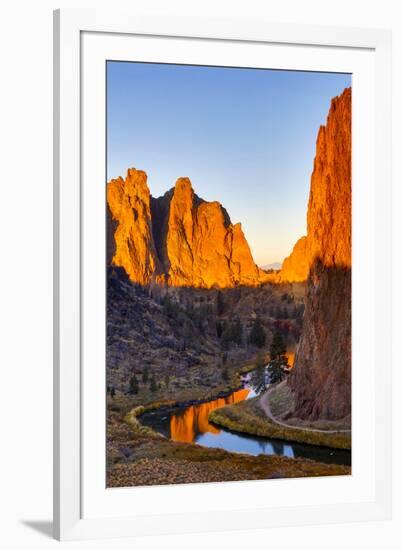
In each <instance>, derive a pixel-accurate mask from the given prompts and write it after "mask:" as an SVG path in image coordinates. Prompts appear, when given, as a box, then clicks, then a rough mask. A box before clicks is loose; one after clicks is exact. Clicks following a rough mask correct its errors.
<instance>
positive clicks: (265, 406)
mask: <svg viewBox="0 0 402 550" xmlns="http://www.w3.org/2000/svg"><path fill="white" fill-rule="evenodd" d="M271 391H272V389H271V390H268V391H267V392H266V393H264V395H262V397H261V398H260V400H259V404H260V407H261V408H262V410H263V411H264V412H265V414H266V415H267V417H268V418H269V419H270V420H271V421H272V422H274V423H275V424H278V425H279V426H283V427H284V428H291V429H293V430H303V431H305V432H317V433H323V434H337V433H350V432H351V430H350V429H348V430H320V429H319V428H307V427H305V426H300V427H298V426H294V425H293V424H286V422H282V421H281V420H278V419H277V418H275V416H274V415H273V414H272V411H271V407H270V406H269V395H270V393H271Z"/></svg>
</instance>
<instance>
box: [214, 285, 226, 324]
mask: <svg viewBox="0 0 402 550" xmlns="http://www.w3.org/2000/svg"><path fill="white" fill-rule="evenodd" d="M224 311H225V301H224V299H223V294H222V291H221V290H219V291H218V295H217V297H216V312H217V314H218V316H219V317H220V316H221V315H223V313H224Z"/></svg>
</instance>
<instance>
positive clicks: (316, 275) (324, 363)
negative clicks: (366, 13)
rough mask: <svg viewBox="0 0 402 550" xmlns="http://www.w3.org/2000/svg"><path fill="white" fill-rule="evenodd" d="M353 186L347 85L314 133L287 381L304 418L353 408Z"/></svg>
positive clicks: (290, 265) (292, 263)
mask: <svg viewBox="0 0 402 550" xmlns="http://www.w3.org/2000/svg"><path fill="white" fill-rule="evenodd" d="M351 191H352V190H351V89H350V88H348V89H346V90H345V91H344V92H343V93H342V95H340V96H339V97H336V98H335V99H333V100H332V103H331V108H330V111H329V115H328V119H327V124H326V126H322V127H321V128H320V130H319V133H318V138H317V150H316V157H315V161H314V171H313V174H312V177H311V189H310V198H309V204H308V213H307V227H308V231H307V237H306V238H305V241H304V244H303V245H301V248H303V247H305V249H306V256H307V258H308V263H309V267H308V272H307V274H306V275H308V279H307V290H306V309H305V314H304V319H303V329H302V334H301V338H300V343H299V347H298V352H297V356H296V360H295V366H294V368H293V371H292V375H291V376H290V377H289V384H290V385H291V387H292V388H293V390H294V391H295V396H296V413H297V414H298V415H299V416H300V417H303V418H311V419H317V418H325V419H339V418H344V417H347V416H348V415H350V412H351V242H352V234H351V233H352V214H351V206H352V203H351ZM299 242H300V241H299ZM297 247H298V245H296V247H295V249H296V248H297ZM297 253H298V252H297V250H296V255H297ZM293 254H295V252H293V253H292V255H291V256H290V257H289V258H288V259H287V261H286V265H285V264H284V268H285V269H284V270H285V274H286V277H287V278H288V279H291V278H292V277H291V274H292V273H293V274H296V275H295V276H297V275H298V274H299V273H298V272H297V264H296V258H295V257H293V258H292V256H293ZM303 266H304V267H305V263H303ZM292 270H293V271H292ZM282 276H284V275H283V274H282Z"/></svg>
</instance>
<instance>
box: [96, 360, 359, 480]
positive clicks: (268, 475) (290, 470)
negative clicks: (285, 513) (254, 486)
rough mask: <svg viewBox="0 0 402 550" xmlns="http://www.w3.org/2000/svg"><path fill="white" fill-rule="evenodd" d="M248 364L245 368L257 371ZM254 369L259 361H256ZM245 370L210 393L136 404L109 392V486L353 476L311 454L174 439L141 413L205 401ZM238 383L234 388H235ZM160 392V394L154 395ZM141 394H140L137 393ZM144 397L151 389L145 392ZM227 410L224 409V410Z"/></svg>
mask: <svg viewBox="0 0 402 550" xmlns="http://www.w3.org/2000/svg"><path fill="white" fill-rule="evenodd" d="M250 367H251V365H243V367H242V368H241V371H242V372H244V371H245V370H252V369H251V368H250ZM253 367H254V365H253ZM238 376H239V369H237V370H236V371H235V370H234V369H233V371H232V372H231V381H230V383H229V384H230V385H229V386H221V387H218V388H215V389H214V390H211V389H209V390H208V391H207V392H206V391H202V390H201V388H199V387H198V388H194V389H193V391H192V392H191V395H190V394H189V393H188V392H187V391H186V392H185V394H183V393H181V394H180V395H179V396H177V397H178V398H177V399H175V400H167V399H164V400H160V401H157V400H156V399H157V397H158V395H155V400H154V401H151V400H150V401H148V402H146V403H144V404H140V405H136V406H134V407H131V408H130V405H132V404H133V399H131V396H127V395H124V394H121V393H120V392H119V393H117V394H116V395H115V396H114V398H111V397H110V396H108V398H107V399H108V407H107V410H108V424H107V457H108V460H107V486H108V487H124V486H138V485H163V484H175V483H204V482H216V481H240V480H253V479H273V478H290V477H314V476H329V475H347V474H350V467H348V466H341V465H337V464H324V463H321V462H316V461H313V460H309V459H306V458H288V457H283V456H267V455H258V456H253V455H249V454H241V453H235V452H228V451H226V450H223V449H219V448H210V447H205V446H201V445H197V444H194V443H186V442H179V441H173V440H171V439H169V438H167V437H164V436H163V435H161V434H160V433H159V432H157V431H155V430H154V429H152V428H150V427H148V426H145V425H143V424H142V423H141V415H143V414H145V413H147V412H150V411H163V410H166V411H168V410H169V408H172V407H175V406H177V405H178V404H180V405H183V404H189V403H199V402H203V401H205V400H206V399H209V398H216V397H218V396H220V395H222V393H225V394H226V395H227V394H228V393H230V391H234V390H236V389H237V387H238ZM230 386H233V389H232V388H231V387H230ZM152 395H154V394H152ZM134 397H137V400H138V397H139V396H134ZM141 397H142V399H144V398H145V393H144V392H143V393H142V396H141ZM219 410H221V409H219Z"/></svg>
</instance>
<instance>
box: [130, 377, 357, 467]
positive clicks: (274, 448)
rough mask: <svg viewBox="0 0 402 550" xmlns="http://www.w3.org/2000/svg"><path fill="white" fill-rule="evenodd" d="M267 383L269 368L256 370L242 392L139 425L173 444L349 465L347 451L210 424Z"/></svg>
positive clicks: (160, 413) (148, 416)
mask: <svg viewBox="0 0 402 550" xmlns="http://www.w3.org/2000/svg"><path fill="white" fill-rule="evenodd" d="M268 382H269V380H268V373H267V369H266V367H265V368H264V367H262V368H259V369H255V370H254V371H252V372H251V373H248V374H247V375H244V376H243V379H242V385H243V387H242V388H241V389H238V390H236V391H233V392H232V393H231V394H229V395H228V396H226V397H221V398H218V399H214V400H211V401H207V402H204V403H199V404H197V405H189V406H186V407H175V408H171V409H163V410H157V411H151V412H148V413H145V414H144V415H142V416H141V418H140V422H141V423H142V424H144V425H145V426H149V427H151V428H153V429H154V430H155V431H157V432H159V433H161V434H163V435H164V436H166V437H168V438H170V439H172V440H173V441H182V442H186V443H197V444H198V445H203V446H205V447H215V448H219V449H225V450H226V451H231V452H239V453H247V454H250V455H259V454H265V455H278V456H287V457H291V458H297V457H301V458H309V459H312V460H316V461H319V462H326V463H333V464H345V465H350V464H351V452H350V451H347V450H338V449H330V448H327V447H318V446H315V445H307V444H304V443H293V442H288V441H281V440H278V439H271V438H263V437H257V436H248V435H243V434H238V433H234V432H231V431H229V430H226V429H222V428H219V427H217V426H215V425H213V424H211V423H210V422H209V421H208V415H209V413H210V412H211V411H212V410H214V409H218V408H220V407H224V406H225V405H229V404H233V403H238V402H239V401H243V400H245V399H250V398H252V397H255V396H257V395H259V394H260V393H261V392H262V391H264V390H265V389H266V388H267V386H268Z"/></svg>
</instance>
